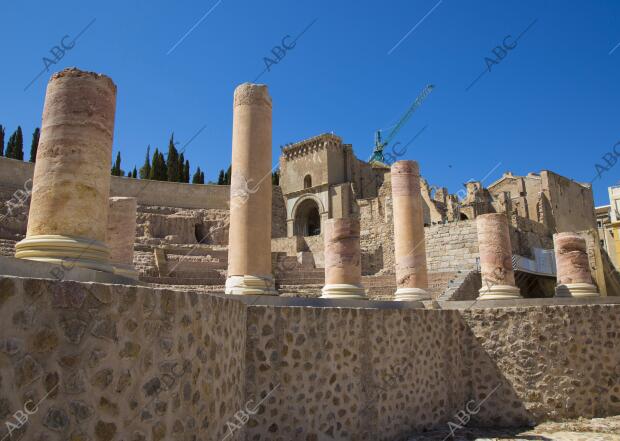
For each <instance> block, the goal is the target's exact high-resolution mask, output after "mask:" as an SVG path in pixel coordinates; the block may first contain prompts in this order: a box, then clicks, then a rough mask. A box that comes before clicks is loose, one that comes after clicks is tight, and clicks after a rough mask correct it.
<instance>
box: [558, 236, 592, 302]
mask: <svg viewBox="0 0 620 441" xmlns="http://www.w3.org/2000/svg"><path fill="white" fill-rule="evenodd" d="M553 247H554V249H555V262H556V266H557V272H558V276H557V277H558V284H557V286H556V288H555V296H556V297H598V296H599V293H598V291H597V289H596V286H595V285H594V284H593V283H592V273H591V272H590V262H589V261H588V252H587V248H586V240H585V239H584V238H583V237H581V236H579V235H578V234H577V233H572V232H566V233H557V234H554V235H553Z"/></svg>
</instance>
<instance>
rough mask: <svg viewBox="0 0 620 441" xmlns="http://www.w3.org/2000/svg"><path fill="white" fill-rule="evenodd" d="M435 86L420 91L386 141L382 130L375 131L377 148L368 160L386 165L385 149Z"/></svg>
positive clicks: (430, 85)
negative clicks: (383, 138) (382, 136)
mask: <svg viewBox="0 0 620 441" xmlns="http://www.w3.org/2000/svg"><path fill="white" fill-rule="evenodd" d="M434 88H435V86H434V85H432V84H429V85H428V86H426V87H425V88H424V89H423V90H422V92H420V94H419V95H418V97H417V98H416V99H415V101H414V102H413V104H412V105H411V107H409V110H407V112H405V114H404V115H403V116H402V118H401V119H400V121H398V123H396V125H395V126H394V128H393V129H392V131H391V132H390V133H389V134H388V135H387V137H386V138H385V141H384V140H382V138H381V130H377V131H376V132H375V148H374V150H373V151H372V156H371V157H370V159H369V160H368V162H370V163H373V162H378V163H380V164H384V165H385V158H384V157H383V149H384V148H385V147H386V146H387V145H388V144H390V143H391V142H392V140H393V139H394V137H395V136H396V134H397V133H398V132H399V131H400V129H402V128H403V126H404V125H405V124H406V123H407V121H409V118H411V115H413V113H414V112H415V111H416V110H417V109H418V107H420V105H421V104H422V102H423V101H424V100H425V99H426V97H427V96H428V95H429V94H430V93H431V91H432V90H433V89H434Z"/></svg>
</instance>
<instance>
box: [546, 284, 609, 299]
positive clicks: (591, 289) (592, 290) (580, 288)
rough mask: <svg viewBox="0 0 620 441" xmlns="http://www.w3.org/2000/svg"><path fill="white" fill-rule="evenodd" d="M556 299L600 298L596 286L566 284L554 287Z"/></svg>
mask: <svg viewBox="0 0 620 441" xmlns="http://www.w3.org/2000/svg"><path fill="white" fill-rule="evenodd" d="M555 296H556V297H600V296H601V295H600V294H599V292H598V291H597V290H596V286H594V285H592V284H590V283H566V284H564V285H558V286H556V287H555Z"/></svg>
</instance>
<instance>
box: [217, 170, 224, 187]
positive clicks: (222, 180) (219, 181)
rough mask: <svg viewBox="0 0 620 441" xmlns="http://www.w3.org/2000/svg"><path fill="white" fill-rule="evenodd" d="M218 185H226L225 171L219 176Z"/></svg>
mask: <svg viewBox="0 0 620 441" xmlns="http://www.w3.org/2000/svg"><path fill="white" fill-rule="evenodd" d="M217 185H224V170H220V174H219V175H217Z"/></svg>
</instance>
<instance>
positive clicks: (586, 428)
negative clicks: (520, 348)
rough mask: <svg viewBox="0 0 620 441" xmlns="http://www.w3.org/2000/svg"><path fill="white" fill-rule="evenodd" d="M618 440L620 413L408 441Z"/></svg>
mask: <svg viewBox="0 0 620 441" xmlns="http://www.w3.org/2000/svg"><path fill="white" fill-rule="evenodd" d="M444 440H445V441H474V440H475V441H517V440H519V441H522V440H523V441H525V440H527V441H548V440H553V441H620V415H617V416H613V417H608V418H594V419H578V420H573V421H567V422H562V423H543V424H540V425H538V426H536V427H533V428H515V429H489V428H474V427H472V428H469V427H464V428H463V429H459V430H455V432H454V437H452V436H451V434H450V430H449V429H448V428H447V427H446V429H444V430H435V431H432V432H425V433H420V434H416V435H413V436H412V437H411V438H409V440H408V441H444Z"/></svg>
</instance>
